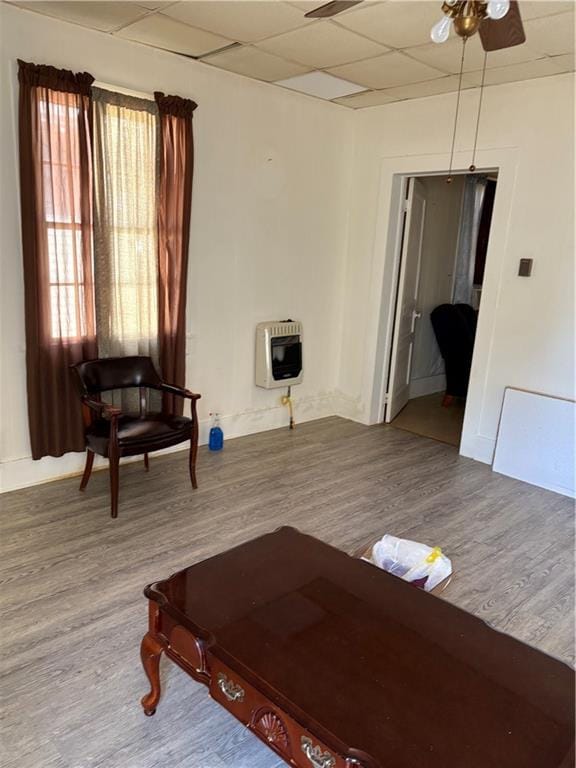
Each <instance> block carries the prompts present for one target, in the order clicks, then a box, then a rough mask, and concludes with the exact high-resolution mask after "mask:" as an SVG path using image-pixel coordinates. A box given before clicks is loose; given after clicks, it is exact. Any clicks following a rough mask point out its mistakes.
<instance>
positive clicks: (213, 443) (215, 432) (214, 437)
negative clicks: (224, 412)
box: [208, 413, 224, 451]
mask: <svg viewBox="0 0 576 768" xmlns="http://www.w3.org/2000/svg"><path fill="white" fill-rule="evenodd" d="M210 415H211V416H213V417H214V420H213V422H212V427H211V429H210V436H209V438H208V448H210V450H211V451H221V450H222V448H223V446H224V432H222V427H221V426H220V415H219V414H217V413H211V414H210Z"/></svg>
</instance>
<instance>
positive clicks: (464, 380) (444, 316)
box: [430, 304, 477, 397]
mask: <svg viewBox="0 0 576 768" xmlns="http://www.w3.org/2000/svg"><path fill="white" fill-rule="evenodd" d="M476 319H477V313H476V310H475V309H473V308H472V307H471V306H470V305H469V304H440V306H439V307H436V309H434V310H432V312H431V313H430V320H431V322H432V327H433V328H434V333H435V335H436V340H437V341H438V346H439V347H440V352H441V354H442V357H443V358H444V363H445V366H446V379H447V386H446V392H447V394H451V395H457V396H459V397H465V396H466V392H467V390H468V380H469V378H470V367H471V364H472V353H473V351H474V337H475V335H476Z"/></svg>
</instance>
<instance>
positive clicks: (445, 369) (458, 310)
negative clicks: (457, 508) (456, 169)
mask: <svg viewBox="0 0 576 768" xmlns="http://www.w3.org/2000/svg"><path fill="white" fill-rule="evenodd" d="M496 185H497V173H496V172H493V173H475V174H465V173H462V174H458V175H455V176H453V177H452V179H451V181H449V180H448V177H447V176H441V175H433V176H431V175H429V176H411V177H407V179H406V186H405V197H404V202H403V205H402V206H401V207H400V211H399V215H400V219H401V221H400V222H399V228H400V231H401V237H400V240H399V243H400V245H399V250H400V258H399V264H398V271H397V276H396V292H395V294H396V295H395V311H394V320H393V329H392V344H391V348H390V360H389V363H388V381H387V387H386V397H385V408H384V421H385V422H386V423H390V424H391V425H392V426H394V427H398V428H400V429H404V430H407V431H410V432H414V433H416V434H419V435H423V436H426V437H431V438H433V439H436V440H440V441H442V442H446V443H449V444H452V445H455V446H459V444H460V439H461V434H462V425H463V421H464V413H465V406H466V394H467V389H468V381H469V377H470V369H471V364H472V353H473V349H474V341H475V333H476V324H477V316H478V311H479V308H480V303H481V300H482V286H483V281H484V269H485V264H486V253H487V248H488V240H489V234H490V225H491V220H492V211H493V206H494V198H495V192H496Z"/></svg>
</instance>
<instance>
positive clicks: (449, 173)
mask: <svg viewBox="0 0 576 768" xmlns="http://www.w3.org/2000/svg"><path fill="white" fill-rule="evenodd" d="M467 39H468V38H467V37H464V38H463V39H462V58H461V59H460V77H459V79H458V97H457V99H456V114H455V115H454V131H453V133H452V147H451V149H450V166H449V168H448V178H447V179H446V183H447V184H451V183H452V165H453V162H454V146H455V144H456V128H457V127H458V113H459V111H460V95H461V93H462V73H463V71H464V54H465V53H466V40H467Z"/></svg>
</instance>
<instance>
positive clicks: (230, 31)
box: [164, 0, 311, 43]
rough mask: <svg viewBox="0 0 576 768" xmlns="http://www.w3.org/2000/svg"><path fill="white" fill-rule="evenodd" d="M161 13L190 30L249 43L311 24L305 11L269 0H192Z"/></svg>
mask: <svg viewBox="0 0 576 768" xmlns="http://www.w3.org/2000/svg"><path fill="white" fill-rule="evenodd" d="M164 13H166V14H167V15H168V16H171V17H172V18H174V19H177V20H178V21H184V22H185V23H186V24H190V25H192V26H193V27H200V28H201V29H207V30H208V31H209V32H215V33H216V34H219V35H223V36H224V37H229V38H230V39H231V40H238V41H239V42H242V43H251V42H254V41H256V40H263V39H264V38H266V37H271V36H272V35H279V34H282V33H283V32H288V31H290V30H292V29H296V28H297V27H302V26H304V25H306V24H310V23H311V20H310V19H307V18H305V16H304V12H303V11H300V10H297V9H296V8H294V7H293V6H291V5H288V4H287V3H281V2H270V0H252V1H251V2H250V3H248V2H241V0H218V2H215V1H214V0H194V1H193V2H181V3H177V4H176V5H173V6H172V7H171V8H167V9H166V10H165V11H164Z"/></svg>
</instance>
